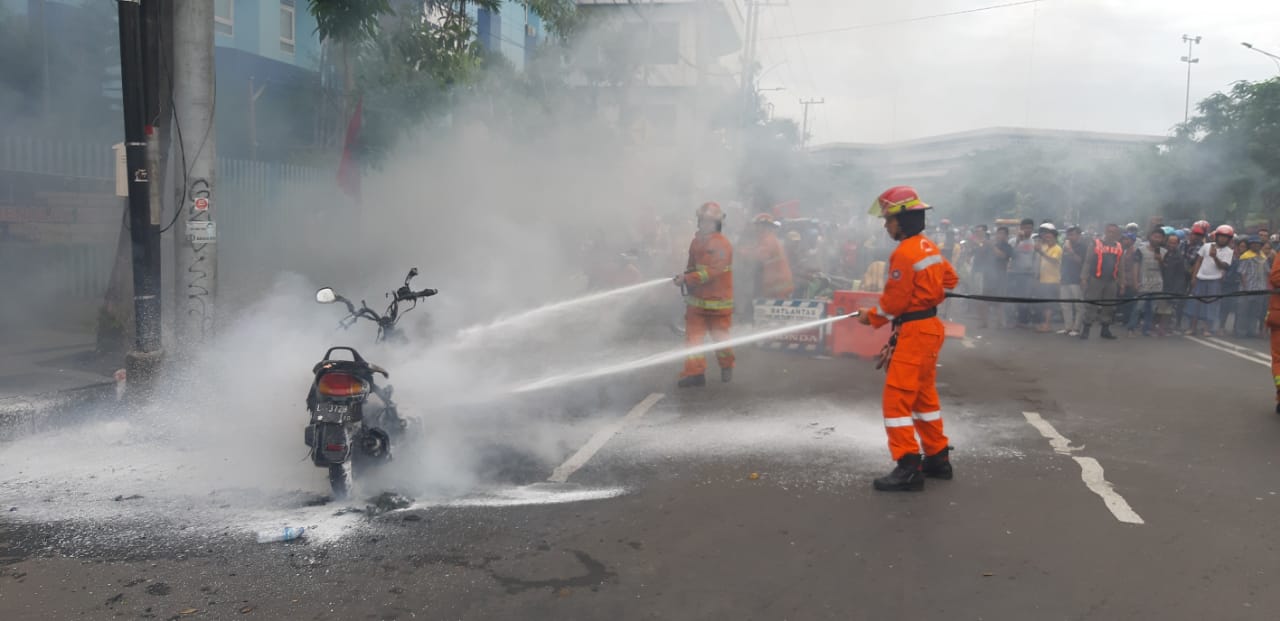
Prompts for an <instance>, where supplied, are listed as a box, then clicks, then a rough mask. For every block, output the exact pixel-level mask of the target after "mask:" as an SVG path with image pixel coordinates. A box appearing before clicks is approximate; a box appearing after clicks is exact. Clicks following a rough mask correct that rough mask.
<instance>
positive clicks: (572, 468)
mask: <svg viewBox="0 0 1280 621" xmlns="http://www.w3.org/2000/svg"><path fill="white" fill-rule="evenodd" d="M664 396H666V395H664V394H662V393H660V392H655V393H653V394H650V395H649V396H648V397H645V398H644V400H643V401H641V402H640V403H637V404H636V405H635V407H633V408H631V411H630V412H627V415H626V416H623V417H622V418H620V419H618V420H616V421H614V422H612V423H609V424H608V425H606V426H605V427H604V428H603V429H601V430H600V431H597V432H596V433H595V435H592V436H591V439H590V440H587V443H586V444H583V445H582V448H580V449H578V452H577V453H574V454H573V455H572V456H571V457H569V459H567V460H565V462H564V463H563V464H560V466H559V467H557V468H556V469H555V470H553V471H551V476H550V477H548V478H547V481H549V482H551V483H564V482H565V481H568V480H569V477H571V476H573V473H575V472H577V471H578V469H579V468H581V467H583V466H585V465H587V462H588V461H591V458H592V457H594V456H595V454H596V453H597V452H599V451H600V449H602V448H604V445H605V444H607V443H608V442H609V439H610V438H612V437H613V436H615V435H617V433H618V432H619V431H622V429H623V428H624V427H626V426H627V425H629V424H631V423H634V422H635V421H637V420H639V419H640V417H641V416H644V414H645V412H648V411H649V408H652V407H653V406H654V404H656V403H657V402H658V401H661V400H662V398H663V397H664Z"/></svg>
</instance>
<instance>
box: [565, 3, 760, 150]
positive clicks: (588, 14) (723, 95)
mask: <svg viewBox="0 0 1280 621" xmlns="http://www.w3.org/2000/svg"><path fill="white" fill-rule="evenodd" d="M577 4H578V11H579V13H580V14H581V15H582V17H583V24H584V26H583V29H582V34H581V36H580V38H579V40H578V43H577V45H576V46H575V50H574V53H573V57H572V59H571V61H570V62H571V65H572V68H573V77H572V83H574V84H575V85H578V86H579V87H580V88H582V89H583V97H584V98H586V101H587V103H588V104H589V105H591V106H592V107H594V108H595V109H596V110H597V111H599V112H601V113H603V114H604V115H605V116H606V117H607V118H611V119H613V120H615V121H616V122H617V123H619V124H620V125H622V126H624V127H627V128H628V129H630V130H631V131H632V133H633V134H634V135H635V136H636V138H637V139H638V140H640V141H643V142H668V139H669V138H671V137H674V136H679V135H689V134H696V133H699V132H700V130H702V129H703V128H707V127H710V128H712V129H714V128H715V127H716V126H717V125H718V124H726V123H728V122H730V121H731V119H728V118H726V114H727V113H728V112H729V110H727V109H726V108H727V107H728V106H730V105H731V102H732V98H733V97H734V96H735V94H736V93H737V92H738V88H739V86H738V85H739V77H738V74H737V72H736V69H731V68H729V67H728V66H726V65H724V64H722V63H721V59H723V58H724V57H726V56H729V55H731V54H735V53H736V52H738V50H739V49H741V47H742V33H743V21H742V14H741V13H740V11H739V10H738V6H737V4H736V3H735V2H733V0H578V3H577ZM734 64H735V66H736V63H734Z"/></svg>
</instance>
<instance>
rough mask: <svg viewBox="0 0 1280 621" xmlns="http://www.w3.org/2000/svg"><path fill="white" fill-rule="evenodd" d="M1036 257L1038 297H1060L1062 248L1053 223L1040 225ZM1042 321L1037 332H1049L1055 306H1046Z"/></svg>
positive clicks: (1037, 327) (1056, 228)
mask: <svg viewBox="0 0 1280 621" xmlns="http://www.w3.org/2000/svg"><path fill="white" fill-rule="evenodd" d="M1037 242H1038V243H1037V244H1036V256H1037V257H1039V259H1040V287H1039V290H1038V291H1037V292H1036V297H1041V298H1046V299H1053V298H1056V297H1058V286H1059V283H1058V281H1059V280H1061V279H1062V247H1061V246H1059V245H1058V227H1056V226H1054V225H1053V223H1052V222H1045V223H1044V224H1041V225H1040V236H1039V237H1038V238H1037ZM1042 315H1043V317H1042V321H1041V322H1040V325H1038V326H1036V331H1037V332H1048V331H1049V330H1050V329H1051V328H1050V327H1049V324H1050V322H1051V321H1053V306H1052V305H1050V304H1045V305H1044V310H1043V313H1042Z"/></svg>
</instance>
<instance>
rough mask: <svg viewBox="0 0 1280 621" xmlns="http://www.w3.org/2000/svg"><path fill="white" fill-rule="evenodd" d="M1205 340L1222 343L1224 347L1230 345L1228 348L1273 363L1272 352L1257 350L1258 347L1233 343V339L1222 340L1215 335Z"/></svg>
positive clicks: (1268, 363)
mask: <svg viewBox="0 0 1280 621" xmlns="http://www.w3.org/2000/svg"><path fill="white" fill-rule="evenodd" d="M1205 340H1206V341H1210V342H1213V343H1217V344H1219V345H1221V346H1223V347H1228V348H1230V349H1232V350H1234V351H1237V352H1240V353H1242V354H1244V355H1246V356H1253V357H1254V358H1257V359H1259V360H1264V361H1266V363H1267V365H1268V366H1270V365H1271V354H1270V353H1267V352H1261V351H1258V350H1256V349H1254V348H1252V347H1246V346H1244V345H1237V344H1235V343H1232V342H1231V341H1224V340H1222V339H1220V338H1217V337H1214V336H1211V337H1209V338H1207V339H1205Z"/></svg>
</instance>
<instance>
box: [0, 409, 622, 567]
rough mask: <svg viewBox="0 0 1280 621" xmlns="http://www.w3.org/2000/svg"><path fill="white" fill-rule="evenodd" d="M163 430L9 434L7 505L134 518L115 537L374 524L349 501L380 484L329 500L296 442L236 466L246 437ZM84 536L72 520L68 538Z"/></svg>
mask: <svg viewBox="0 0 1280 621" xmlns="http://www.w3.org/2000/svg"><path fill="white" fill-rule="evenodd" d="M154 431H155V429H154V427H153V426H152V425H149V424H146V423H143V422H135V421H128V420H116V421H107V422H99V423H90V424H86V425H83V426H80V427H75V428H70V429H65V430H60V431H58V432H54V433H48V434H42V435H37V436H31V437H28V438H25V439H23V440H21V441H18V442H14V443H9V444H5V445H3V450H0V473H2V474H0V516H2V517H3V518H4V519H8V520H17V521H24V522H33V523H53V522H67V523H70V524H92V525H97V526H106V525H128V528H125V529H121V530H120V532H119V533H118V534H116V535H112V534H110V533H111V532H112V531H113V530H114V529H113V528H108V529H94V531H93V532H94V533H106V534H97V535H94V536H96V537H99V538H111V537H118V538H119V542H118V543H127V542H128V541H130V537H135V536H136V535H137V534H138V533H139V532H140V531H141V532H147V533H152V534H154V535H156V536H161V535H163V536H164V537H179V538H182V537H190V536H225V535H229V536H244V537H249V536H251V534H252V533H254V532H257V531H262V530H272V529H276V528H282V527H285V526H293V527H298V526H304V527H306V528H307V532H306V535H305V537H306V538H307V539H308V540H310V541H313V542H319V543H330V542H336V541H339V540H341V539H343V538H345V537H347V536H349V535H352V534H357V533H359V532H362V531H365V530H367V529H368V528H369V526H370V522H369V521H368V520H367V519H365V517H364V515H363V514H362V513H360V512H358V511H350V509H363V508H364V506H365V504H366V502H365V499H366V497H367V496H371V495H373V494H375V493H377V492H379V491H382V490H380V489H362V490H358V492H359V496H358V497H356V498H353V499H351V500H350V501H346V502H327V503H323V504H320V503H321V501H322V500H323V499H324V497H325V496H326V495H327V494H328V483H327V479H326V478H325V476H324V471H323V470H321V469H319V468H316V467H314V466H312V465H311V463H310V461H309V460H307V459H305V451H302V452H300V451H298V450H296V447H290V450H289V451H287V453H288V455H279V454H277V455H275V456H274V457H273V458H271V459H266V460H264V461H255V460H250V461H252V462H253V463H252V464H242V465H244V466H245V467H231V466H233V465H234V463H235V462H237V461H240V462H244V461H245V460H246V459H247V458H248V456H246V455H244V454H243V451H244V447H230V448H229V449H228V448H227V447H219V446H213V447H185V446H174V445H172V444H167V443H165V442H163V441H158V439H157V438H156V437H155V436H154V435H153V432H154ZM224 449H226V450H224ZM277 452H278V451H277ZM69 456H78V457H76V458H70V457H69ZM396 463H399V462H396ZM223 466H227V467H226V468H223ZM544 485H545V484H544ZM408 493H409V495H411V496H413V497H415V498H416V499H417V506H422V507H433V506H476V507H515V506H520V505H542V504H551V503H571V502H583V501H590V500H601V499H607V498H614V497H617V496H620V495H622V494H624V493H626V489H624V488H621V487H607V488H602V489H591V488H582V487H570V486H560V487H554V486H553V487H540V486H537V485H534V486H510V487H492V488H484V489H481V490H479V491H477V490H476V489H474V488H471V489H466V490H461V491H458V490H453V489H440V490H436V491H432V490H423V491H422V492H421V493H413V492H408ZM117 497H119V498H120V500H116V498H117ZM10 508H13V509H14V510H13V511H9V509H10ZM344 509H347V511H344ZM85 536H87V535H84V534H83V533H81V534H77V533H76V529H75V528H74V527H73V528H69V529H67V537H68V538H69V539H68V541H71V540H72V539H75V540H76V541H78V540H79V539H76V538H80V539H83V537H85ZM148 536H150V534H149V535H148ZM99 543H111V542H110V541H99Z"/></svg>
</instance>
